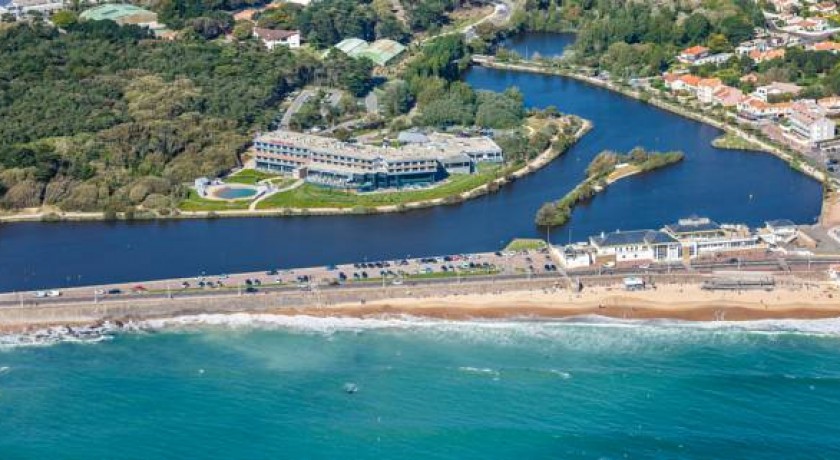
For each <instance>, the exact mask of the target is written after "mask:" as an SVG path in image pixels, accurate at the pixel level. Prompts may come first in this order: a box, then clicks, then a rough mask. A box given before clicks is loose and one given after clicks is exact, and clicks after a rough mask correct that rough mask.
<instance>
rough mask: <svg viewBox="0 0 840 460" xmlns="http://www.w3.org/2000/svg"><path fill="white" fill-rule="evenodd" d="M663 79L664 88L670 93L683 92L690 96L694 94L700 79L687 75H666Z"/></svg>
mask: <svg viewBox="0 0 840 460" xmlns="http://www.w3.org/2000/svg"><path fill="white" fill-rule="evenodd" d="M663 78H664V80H665V86H666V87H667V88H668V89H670V90H671V91H675V92H676V91H683V92H689V93H692V94H696V92H697V85H698V84H699V83H700V80H701V78H700V77H698V76H696V75H689V74H683V75H676V74H666V75H665V76H664V77H663Z"/></svg>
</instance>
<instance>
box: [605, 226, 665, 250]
mask: <svg viewBox="0 0 840 460" xmlns="http://www.w3.org/2000/svg"><path fill="white" fill-rule="evenodd" d="M590 240H591V241H592V243H593V244H595V245H598V246H602V247H603V246H627V245H628V244H668V243H676V242H677V240H675V239H674V238H673V237H672V236H671V235H668V234H667V233H665V232H660V231H658V230H631V231H627V232H620V231H619V232H612V233H604V234H601V235H599V236H592V237H590Z"/></svg>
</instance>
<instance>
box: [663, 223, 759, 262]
mask: <svg viewBox="0 0 840 460" xmlns="http://www.w3.org/2000/svg"><path fill="white" fill-rule="evenodd" d="M662 231H663V232H664V233H666V234H668V235H669V236H671V237H672V238H674V239H675V240H676V241H679V243H680V245H681V247H682V257H683V259H684V260H691V259H715V258H720V257H732V256H736V255H737V256H749V255H752V254H763V253H764V252H765V251H766V249H767V245H766V244H765V243H764V242H763V241H762V240H761V239H760V238H759V237H758V235H756V234H753V233H752V232H750V230H749V228H747V227H746V226H744V225H721V224H718V223H717V222H715V221H713V220H711V219H709V218H707V217H696V216H693V217H689V218H685V219H679V220H678V221H677V222H675V223H672V224H668V225H666V226H665V227H664V228H663V229H662Z"/></svg>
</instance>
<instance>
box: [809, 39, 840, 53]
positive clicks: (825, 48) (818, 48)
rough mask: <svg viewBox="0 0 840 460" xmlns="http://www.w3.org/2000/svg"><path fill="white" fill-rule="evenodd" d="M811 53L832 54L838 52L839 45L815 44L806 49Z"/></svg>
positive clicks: (828, 43)
mask: <svg viewBox="0 0 840 460" xmlns="http://www.w3.org/2000/svg"><path fill="white" fill-rule="evenodd" d="M807 49H809V50H811V51H828V52H830V53H832V54H837V53H838V52H840V43H837V42H832V41H823V42H817V43H814V44H813V45H810V46H808V47H807Z"/></svg>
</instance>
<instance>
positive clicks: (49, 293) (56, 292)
mask: <svg viewBox="0 0 840 460" xmlns="http://www.w3.org/2000/svg"><path fill="white" fill-rule="evenodd" d="M60 295H61V291H59V290H56V289H53V290H52V291H47V297H58V296H60Z"/></svg>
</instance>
